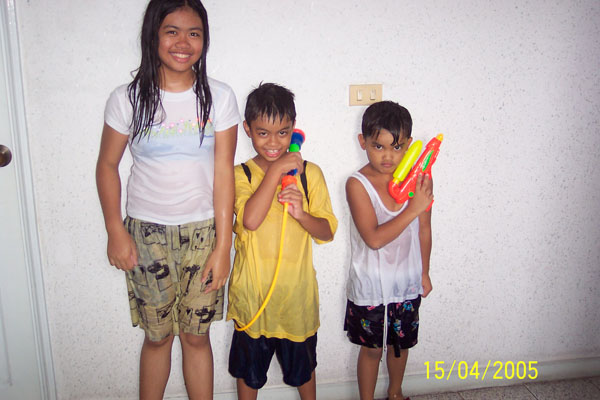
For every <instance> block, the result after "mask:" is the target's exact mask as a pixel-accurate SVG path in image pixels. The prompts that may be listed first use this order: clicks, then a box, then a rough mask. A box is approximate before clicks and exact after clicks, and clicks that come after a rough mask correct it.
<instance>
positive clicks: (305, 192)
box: [300, 160, 310, 205]
mask: <svg viewBox="0 0 600 400" xmlns="http://www.w3.org/2000/svg"><path fill="white" fill-rule="evenodd" d="M300 182H302V187H303V188H304V194H305V195H306V204H307V205H310V200H309V199H308V182H307V181H306V160H304V170H303V171H302V173H301V174H300Z"/></svg>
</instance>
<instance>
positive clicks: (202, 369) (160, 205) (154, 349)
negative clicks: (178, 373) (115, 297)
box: [96, 0, 240, 399]
mask: <svg viewBox="0 0 600 400" xmlns="http://www.w3.org/2000/svg"><path fill="white" fill-rule="evenodd" d="M208 46H209V29H208V18H207V13H206V10H205V8H204V6H203V5H202V3H201V2H200V1H199V0H151V1H150V2H149V4H148V6H147V8H146V12H145V15H144V21H143V25H142V32H141V54H142V57H141V63H140V67H139V68H138V69H137V70H136V73H135V76H134V78H133V81H132V82H131V83H129V84H128V85H122V86H119V87H117V88H116V89H115V90H114V91H113V92H112V93H111V95H110V97H109V99H108V101H107V103H106V108H105V112H104V121H105V123H104V128H103V132H102V141H101V145H100V154H99V157H98V163H97V168H96V182H97V186H98V193H99V197H100V203H101V205H102V211H103V214H104V220H105V225H106V230H107V233H108V250H107V253H108V259H109V262H110V264H111V265H113V266H115V267H116V268H118V269H121V270H123V271H125V272H126V281H127V288H128V293H129V301H130V310H131V318H132V323H133V325H134V326H138V325H139V326H140V327H141V328H142V329H144V332H145V338H144V343H143V345H142V350H141V356H140V398H141V399H162V398H163V395H164V390H165V387H166V384H167V381H168V378H169V374H170V366H171V347H172V344H173V340H174V337H175V336H179V339H180V342H181V346H182V354H183V374H184V379H185V383H186V389H187V392H188V395H189V398H190V399H196V398H203V399H204V398H212V392H213V358H212V350H211V345H210V338H209V327H210V324H211V322H212V321H215V320H219V319H222V315H223V285H224V284H225V282H226V281H227V278H228V275H229V270H230V248H231V240H232V219H233V200H234V178H233V161H234V155H235V147H236V141H237V125H238V123H239V122H240V115H239V111H238V108H237V101H236V99H235V95H234V93H233V91H232V90H231V88H230V87H229V86H227V85H226V84H225V83H222V82H219V81H217V80H214V79H212V78H209V77H208V76H207V70H206V53H207V51H208ZM126 147H129V150H130V152H131V155H132V159H133V165H132V167H131V173H130V176H129V180H128V184H127V205H126V212H127V215H126V217H125V220H124V222H123V219H122V215H121V180H120V176H119V164H120V162H121V159H122V156H123V153H124V151H125V148H126ZM215 182H218V184H217V185H214V183H215Z"/></svg>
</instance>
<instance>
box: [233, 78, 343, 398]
mask: <svg viewBox="0 0 600 400" xmlns="http://www.w3.org/2000/svg"><path fill="white" fill-rule="evenodd" d="M295 123H296V109H295V105H294V95H293V93H292V92H290V91H289V90H288V89H286V88H284V87H282V86H279V85H275V84H272V83H265V84H261V85H260V86H259V87H258V88H256V89H255V90H254V91H252V92H251V93H250V95H249V96H248V100H247V103H246V109H245V121H244V129H245V131H246V133H247V135H248V137H250V139H251V140H252V145H253V147H254V149H255V150H256V153H257V154H256V156H255V157H254V158H252V159H250V160H248V161H247V162H246V163H244V164H241V165H237V166H236V167H235V191H236V198H235V206H234V211H235V214H236V220H235V224H234V228H233V230H234V232H235V233H236V235H237V236H236V239H235V250H236V255H235V261H234V266H233V270H232V273H231V277H230V280H229V306H228V310H227V319H228V320H230V319H233V320H235V322H236V324H237V326H238V327H242V326H244V325H246V324H247V323H248V322H250V320H251V319H252V318H253V316H254V315H255V314H256V312H257V311H258V309H259V307H260V306H261V305H262V303H263V301H264V298H265V296H266V294H267V292H268V290H269V287H270V285H271V282H272V280H273V275H274V272H275V268H276V265H277V259H278V256H279V240H280V236H281V228H282V218H283V203H288V204H289V208H288V213H289V216H290V217H291V218H288V220H287V227H286V231H285V239H284V245H283V248H282V250H283V254H282V261H281V267H280V273H279V277H278V280H277V283H276V286H275V289H274V291H273V294H272V297H271V299H270V302H269V303H268V305H267V307H266V308H265V309H264V311H263V313H262V314H261V315H260V317H259V318H258V319H257V320H256V322H255V323H254V324H253V325H252V326H250V327H249V328H248V329H247V330H244V331H238V330H236V331H234V334H233V339H232V343H231V351H230V354H229V372H230V373H231V375H233V376H234V377H235V378H237V390H238V398H239V399H255V398H256V396H257V393H258V389H260V388H261V387H262V386H264V384H265V383H266V381H267V371H268V369H269V365H270V363H271V359H272V357H273V354H274V353H276V354H277V358H278V359H279V361H280V363H281V366H282V370H283V380H284V382H285V383H286V384H288V385H291V386H296V387H298V391H299V393H300V396H301V398H302V399H314V398H316V384H315V373H314V370H315V367H316V365H317V360H316V346H317V329H318V328H319V293H318V287H317V281H316V273H315V270H314V268H313V263H312V240H313V239H314V240H315V242H317V243H325V242H328V241H331V240H333V235H334V233H335V231H336V229H337V219H336V218H335V216H334V215H333V212H332V208H331V201H330V199H329V192H328V190H327V185H326V183H325V179H324V177H323V173H322V172H321V169H320V168H319V167H318V166H317V165H315V164H313V163H310V162H303V160H302V156H301V154H300V152H288V148H289V146H290V141H291V138H292V132H293V130H294V126H295ZM294 169H296V170H297V171H298V175H300V174H302V173H304V174H305V176H306V179H302V181H304V182H300V179H299V182H298V183H297V185H293V184H291V185H289V186H287V187H286V188H285V189H284V190H282V191H281V186H280V184H281V178H282V176H284V175H285V174H286V173H287V172H288V171H291V170H294ZM305 184H306V185H305Z"/></svg>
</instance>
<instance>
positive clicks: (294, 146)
mask: <svg viewBox="0 0 600 400" xmlns="http://www.w3.org/2000/svg"><path fill="white" fill-rule="evenodd" d="M304 138H305V136H304V132H302V131H301V130H300V129H294V132H293V133H292V141H291V143H290V148H289V151H290V152H291V153H294V152H298V151H300V148H301V147H302V144H303V143H304ZM297 173H298V170H296V169H293V170H291V171H289V172H288V173H287V175H285V176H284V177H283V178H282V179H281V190H283V189H284V188H285V187H286V186H287V185H289V184H292V183H296V176H295V175H296V174H297ZM288 206H289V203H284V205H283V221H282V222H281V239H280V241H279V257H278V258H277V266H276V267H275V272H274V273H273V281H271V286H270V287H269V291H268V292H267V295H266V296H265V299H264V300H263V303H262V304H261V306H260V307H259V308H258V311H257V312H256V314H254V317H252V319H251V320H250V322H248V323H247V324H246V325H244V326H239V324H238V322H237V321H235V322H236V323H235V325H234V326H235V329H236V330H237V331H240V332H241V331H245V330H246V329H248V328H250V327H251V326H252V325H253V324H254V323H255V322H256V320H257V319H258V317H260V314H262V312H263V311H264V309H265V307H266V306H267V303H269V300H271V295H272V294H273V290H274V289H275V283H276V282H277V277H278V276H279V269H280V267H281V256H282V254H283V239H284V238H285V227H286V225H287V216H288Z"/></svg>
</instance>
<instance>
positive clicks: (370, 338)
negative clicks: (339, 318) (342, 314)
mask: <svg viewBox="0 0 600 400" xmlns="http://www.w3.org/2000/svg"><path fill="white" fill-rule="evenodd" d="M420 305H421V296H419V297H417V298H416V299H413V300H406V301H404V302H403V303H390V304H388V305H387V317H388V320H387V323H388V329H387V339H386V344H387V345H388V346H393V347H394V355H395V356H396V357H400V349H409V348H411V347H413V346H414V345H416V344H417V337H418V334H419V306H420ZM384 310H385V307H384V306H383V304H380V305H378V306H357V305H356V304H354V303H353V302H351V301H350V300H348V302H347V304H346V318H345V321H344V330H345V331H346V332H347V336H348V339H350V341H351V342H352V343H354V344H358V345H361V346H365V347H369V348H372V349H377V348H380V347H383V324H384V314H383V313H384Z"/></svg>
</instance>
